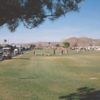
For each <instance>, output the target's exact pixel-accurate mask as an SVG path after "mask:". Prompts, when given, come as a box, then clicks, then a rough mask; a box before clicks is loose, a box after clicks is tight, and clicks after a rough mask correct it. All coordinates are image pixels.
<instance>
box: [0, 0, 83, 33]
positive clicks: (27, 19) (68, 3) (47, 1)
mask: <svg viewBox="0 0 100 100" xmlns="http://www.w3.org/2000/svg"><path fill="white" fill-rule="evenodd" d="M82 1H83V0H0V26H3V25H4V24H6V25H7V27H8V29H9V30H10V31H11V32H14V31H15V29H16V28H17V27H18V26H19V24H20V22H22V23H23V25H24V26H25V27H26V28H29V29H32V28H34V27H37V26H38V25H40V24H41V23H42V22H44V21H45V19H46V18H49V19H50V20H52V21H53V20H55V19H57V18H59V17H61V16H62V15H64V16H65V15H66V13H68V12H70V11H78V10H79V7H78V4H79V3H80V2H82Z"/></svg>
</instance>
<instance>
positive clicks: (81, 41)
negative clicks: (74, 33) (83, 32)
mask: <svg viewBox="0 0 100 100" xmlns="http://www.w3.org/2000/svg"><path fill="white" fill-rule="evenodd" d="M63 42H69V43H70V46H71V47H72V46H74V45H76V44H77V46H82V47H85V46H96V45H100V39H92V38H87V37H80V38H76V37H71V38H68V39H65V40H64V41H62V43H63Z"/></svg>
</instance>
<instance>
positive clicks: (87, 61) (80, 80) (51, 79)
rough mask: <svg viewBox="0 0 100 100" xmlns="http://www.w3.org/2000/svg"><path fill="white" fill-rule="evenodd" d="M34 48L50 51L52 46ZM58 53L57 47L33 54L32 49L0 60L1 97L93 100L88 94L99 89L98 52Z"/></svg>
mask: <svg viewBox="0 0 100 100" xmlns="http://www.w3.org/2000/svg"><path fill="white" fill-rule="evenodd" d="M36 52H47V53H50V54H51V53H52V51H51V50H46V51H42V50H37V51H36ZM59 54H60V51H56V54H55V55H53V54H51V55H50V56H40V55H39V56H34V55H33V51H31V52H29V53H26V54H23V55H22V56H18V57H15V58H13V59H11V60H4V61H1V62H0V100H61V99H63V100H81V99H79V98H86V99H82V100H92V99H90V97H89V96H88V94H89V95H94V94H93V93H94V92H97V91H98V90H100V84H99V83H100V52H99V51H89V52H85V51H82V52H79V53H77V52H76V51H69V54H68V55H65V54H64V55H63V56H60V55H59ZM79 88H81V90H78V91H77V89H79ZM93 88H94V89H93ZM82 90H83V92H84V93H83V92H82ZM78 92H80V93H81V95H79V94H80V93H78ZM71 93H76V94H73V95H71ZM82 94H84V95H82ZM68 96H69V97H68ZM94 96H96V94H95V95H94ZM78 97H79V98H78ZM70 98H71V99H70ZM87 98H89V99H87ZM95 98H96V97H95ZM98 98H99V97H98ZM93 100H100V98H99V99H93Z"/></svg>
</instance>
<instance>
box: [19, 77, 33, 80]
mask: <svg viewBox="0 0 100 100" xmlns="http://www.w3.org/2000/svg"><path fill="white" fill-rule="evenodd" d="M19 79H21V80H28V79H29V80H30V79H34V78H32V77H25V78H19Z"/></svg>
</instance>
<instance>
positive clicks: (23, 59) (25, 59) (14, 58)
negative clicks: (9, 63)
mask: <svg viewBox="0 0 100 100" xmlns="http://www.w3.org/2000/svg"><path fill="white" fill-rule="evenodd" d="M13 59H20V60H21V59H22V60H30V58H13Z"/></svg>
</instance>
